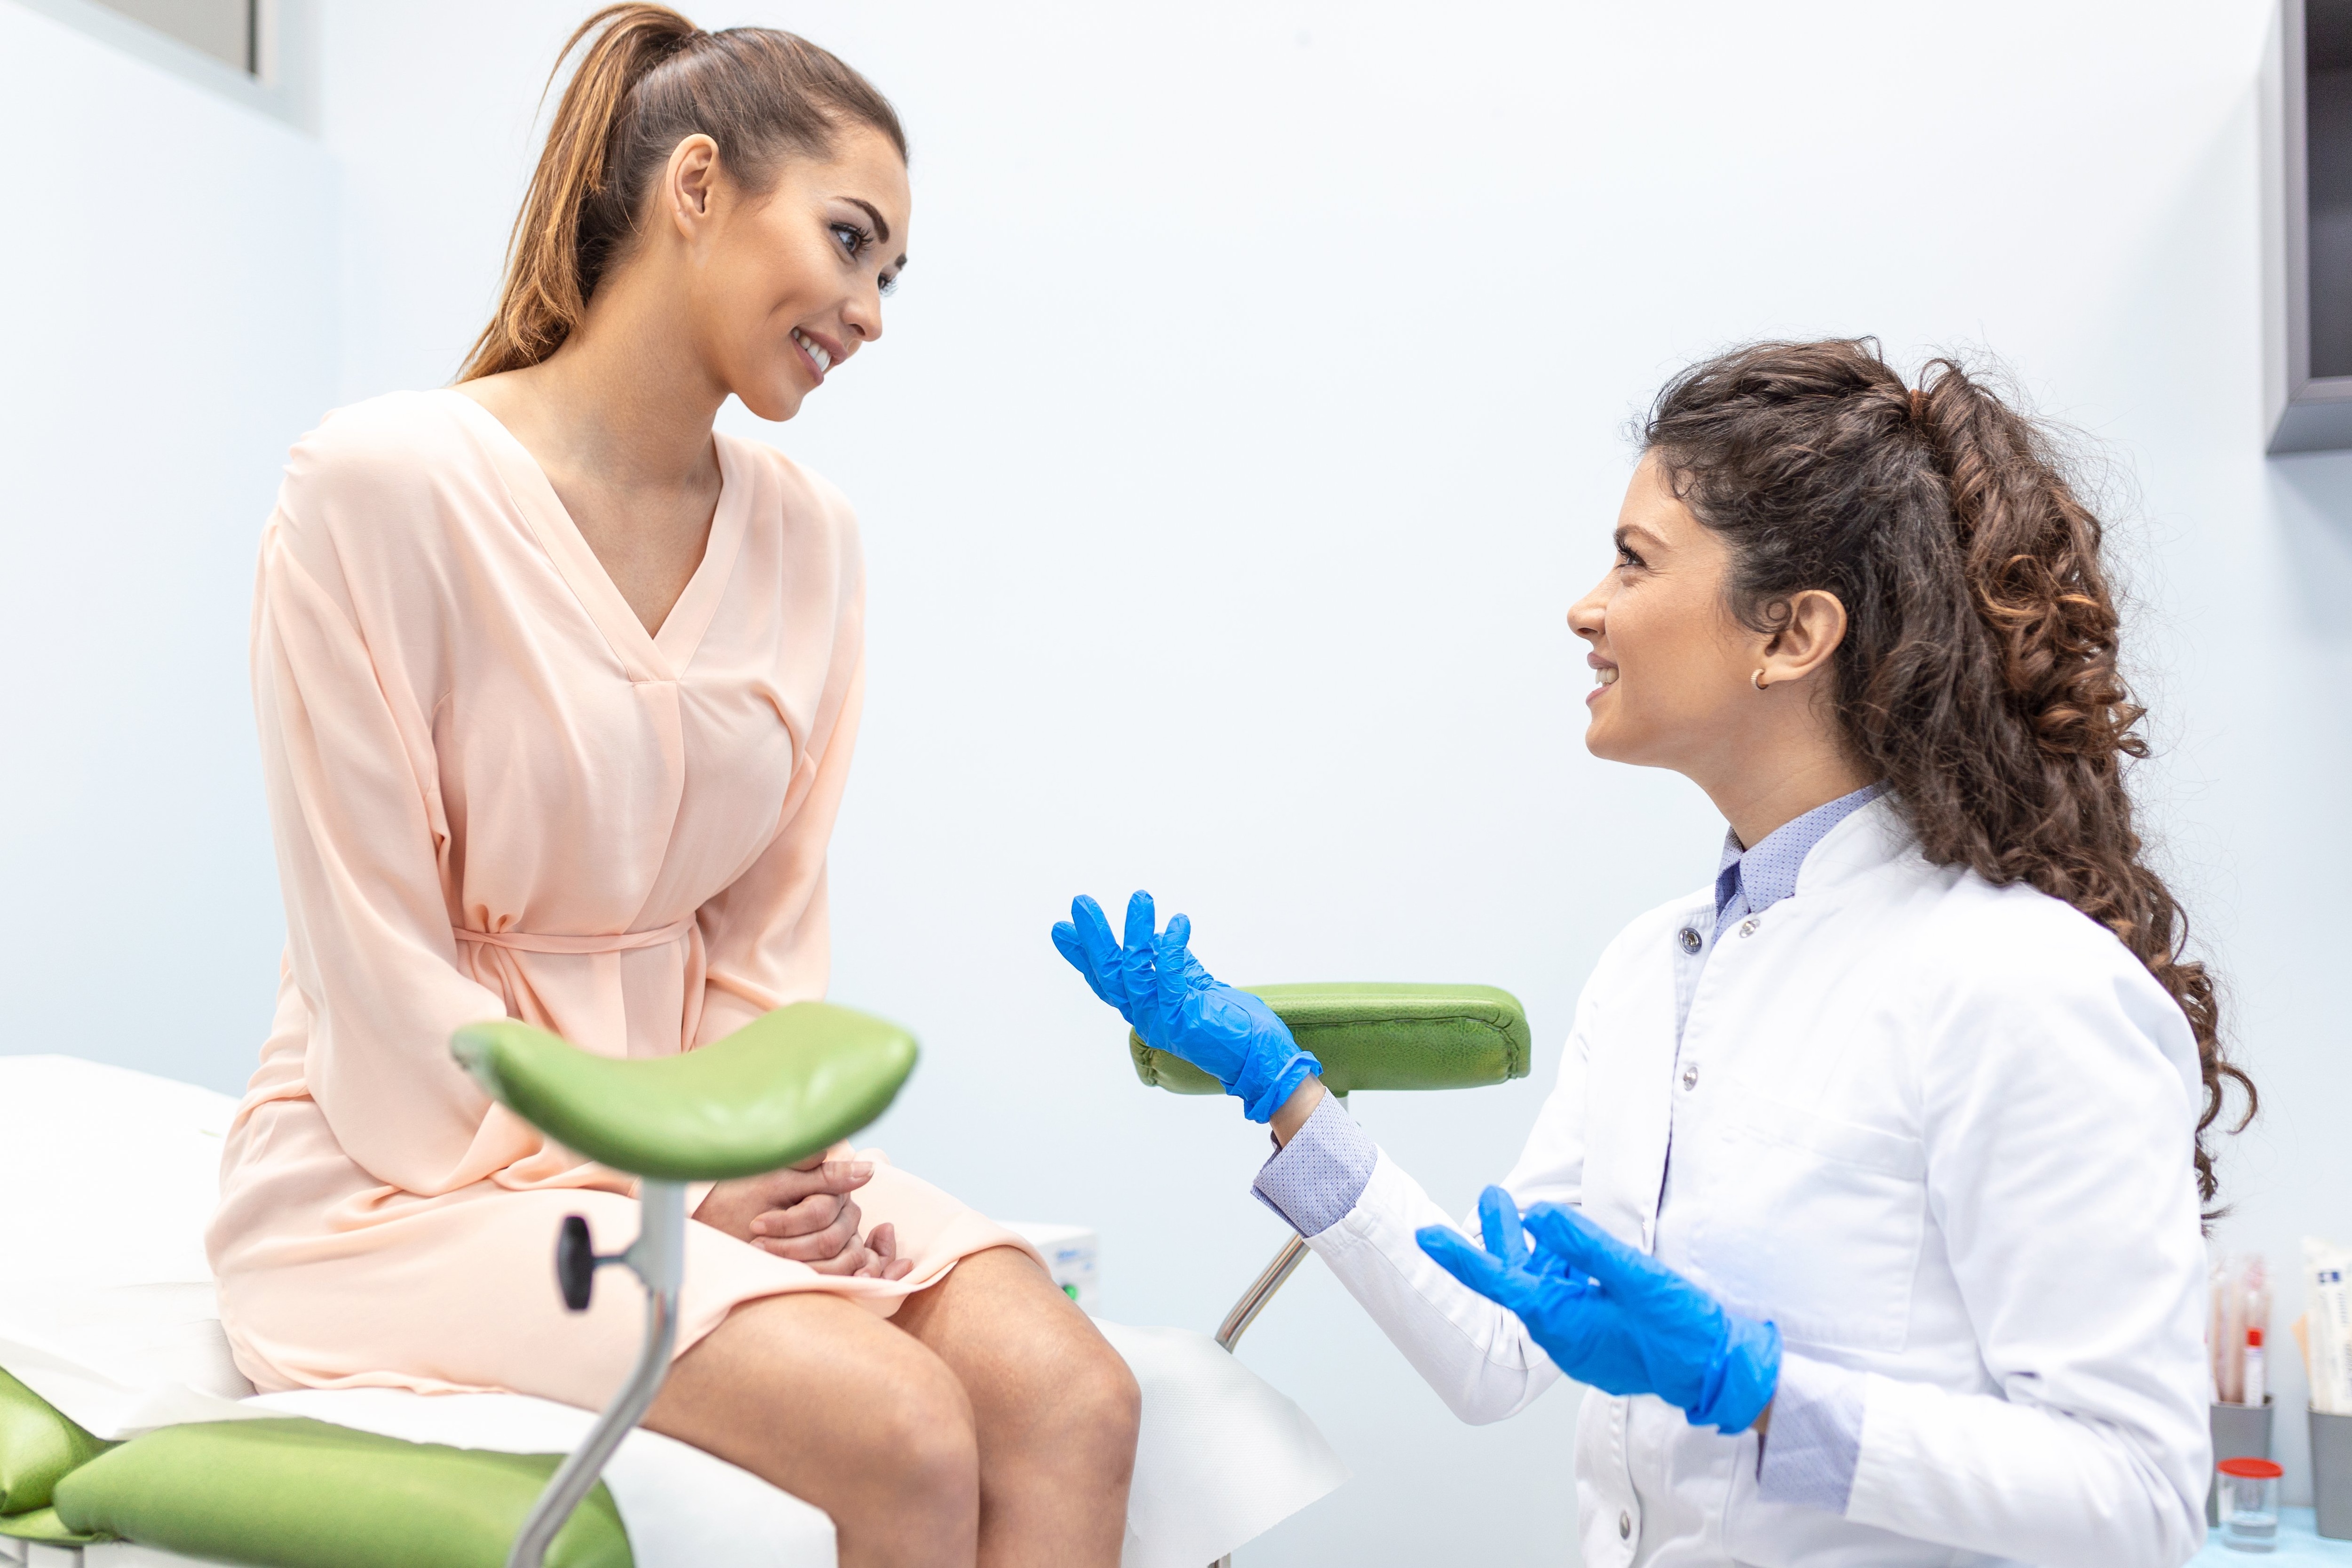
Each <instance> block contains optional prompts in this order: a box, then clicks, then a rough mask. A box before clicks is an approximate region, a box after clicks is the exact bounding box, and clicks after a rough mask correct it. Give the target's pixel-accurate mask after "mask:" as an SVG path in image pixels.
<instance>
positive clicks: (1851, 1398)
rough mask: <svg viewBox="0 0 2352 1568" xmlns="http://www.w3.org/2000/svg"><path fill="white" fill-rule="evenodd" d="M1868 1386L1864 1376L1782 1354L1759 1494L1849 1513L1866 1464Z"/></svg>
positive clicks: (1760, 1470) (1759, 1465) (1760, 1466)
mask: <svg viewBox="0 0 2352 1568" xmlns="http://www.w3.org/2000/svg"><path fill="white" fill-rule="evenodd" d="M1865 1387H1866V1384H1865V1383H1864V1378H1863V1374H1862V1373H1858V1372H1852V1371H1849V1370H1847V1369H1846V1368H1844V1367H1842V1366H1832V1365H1831V1364H1829V1363H1826V1362H1818V1361H1808V1360H1806V1359H1805V1358H1804V1357H1803V1356H1797V1355H1784V1356H1782V1357H1781V1358H1780V1384H1779V1386H1778V1387H1777V1388H1775V1389H1774V1390H1773V1394H1772V1426H1771V1429H1770V1430H1769V1431H1768V1432H1766V1433H1765V1434H1764V1436H1763V1452H1762V1454H1761V1455H1760V1456H1759V1458H1758V1461H1757V1465H1756V1495H1757V1496H1758V1497H1759V1498H1761V1499H1763V1500H1765V1501H1766V1502H1785V1503H1795V1504H1797V1505H1798V1506H1800V1507H1802V1508H1817V1509H1820V1510H1822V1512H1824V1513H1834V1514H1841V1515H1842V1514H1843V1513H1844V1512H1845V1505H1846V1500H1847V1499H1848V1498H1850V1497H1852V1496H1853V1472H1854V1468H1855V1467H1856V1466H1857V1465H1858V1464H1860V1463H1861V1460H1862V1415H1863V1407H1864V1391H1865Z"/></svg>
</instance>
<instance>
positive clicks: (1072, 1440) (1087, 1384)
mask: <svg viewBox="0 0 2352 1568" xmlns="http://www.w3.org/2000/svg"><path fill="white" fill-rule="evenodd" d="M1064 1370H1065V1372H1066V1378H1065V1380H1064V1384H1063V1386H1064V1388H1065V1390H1066V1392H1065V1394H1064V1396H1063V1398H1061V1399H1060V1400H1057V1401H1055V1404H1056V1406H1057V1409H1056V1412H1055V1414H1056V1415H1057V1416H1058V1418H1059V1424H1060V1425H1061V1426H1062V1428H1063V1431H1064V1432H1065V1433H1066V1436H1067V1439H1068V1442H1069V1446H1070V1447H1071V1449H1072V1450H1073V1451H1074V1452H1075V1453H1076V1455H1077V1456H1078V1457H1079V1458H1080V1460H1081V1462H1082V1463H1085V1464H1087V1466H1088V1468H1094V1469H1097V1470H1098V1471H1099V1472H1100V1473H1101V1474H1102V1475H1103V1477H1104V1478H1105V1479H1115V1480H1119V1481H1124V1480H1125V1479H1127V1477H1128V1476H1129V1474H1131V1473H1132V1472H1133V1470H1134V1468H1135V1435H1136V1430H1137V1428H1138V1427H1139V1426H1140V1425H1141V1423H1142V1419H1143V1390H1142V1389H1141V1388H1139V1387H1138V1386H1137V1384H1136V1381H1135V1373H1133V1372H1131V1371H1129V1368H1128V1364H1127V1362H1126V1360H1125V1359H1124V1358H1123V1357H1121V1356H1120V1355H1119V1353H1118V1352H1117V1351H1115V1350H1113V1349H1111V1348H1110V1346H1109V1345H1108V1344H1105V1343H1104V1342H1102V1341H1101V1340H1099V1339H1096V1340H1095V1341H1094V1342H1093V1343H1092V1344H1090V1345H1087V1347H1085V1349H1084V1351H1083V1352H1081V1353H1079V1354H1076V1355H1074V1356H1072V1357H1070V1358H1069V1360H1068V1362H1067V1363H1065V1368H1064Z"/></svg>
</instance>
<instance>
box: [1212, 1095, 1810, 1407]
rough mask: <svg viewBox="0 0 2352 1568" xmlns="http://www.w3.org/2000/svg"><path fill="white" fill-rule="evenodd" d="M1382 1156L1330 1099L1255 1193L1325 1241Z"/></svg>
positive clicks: (1303, 1231) (1261, 1173)
mask: <svg viewBox="0 0 2352 1568" xmlns="http://www.w3.org/2000/svg"><path fill="white" fill-rule="evenodd" d="M1380 1154H1381V1150H1380V1145H1379V1144H1377V1143H1375V1142H1372V1141H1371V1138H1370V1136H1369V1135H1368V1134H1367V1133H1366V1132H1365V1131H1364V1130H1363V1128H1362V1127H1360V1125H1358V1124H1357V1121H1356V1119H1355V1118H1354V1117H1352V1116H1349V1114H1348V1113H1347V1112H1346V1111H1345V1110H1341V1109H1340V1107H1339V1097H1338V1096H1337V1095H1329V1094H1327V1095H1325V1096H1324V1097H1323V1102H1322V1103H1321V1104H1320V1105H1318V1106H1317V1107H1316V1108H1315V1110H1314V1112H1313V1113H1312V1114H1311V1115H1309V1116H1308V1117H1307V1120H1306V1121H1303V1122H1301V1123H1299V1126H1298V1131H1296V1132H1294V1133H1292V1134H1291V1135H1290V1142H1287V1143H1286V1144H1284V1145H1283V1146H1282V1147H1281V1148H1279V1149H1276V1151H1275V1152H1274V1157H1273V1158H1272V1159H1270V1160H1268V1161H1267V1162H1266V1163H1265V1164H1264V1165H1263V1166H1261V1167H1260V1168H1259V1170H1258V1173H1257V1180H1256V1181H1255V1182H1253V1183H1251V1184H1250V1190H1251V1191H1252V1192H1253V1193H1255V1194H1257V1201H1258V1202H1260V1203H1262V1204H1264V1205H1265V1206H1266V1207H1268V1208H1270V1209H1272V1210H1273V1211H1274V1212H1275V1213H1276V1214H1278V1215H1281V1216H1282V1217H1283V1218H1284V1219H1285V1220H1286V1221H1287V1222H1289V1225H1290V1228H1291V1229H1293V1230H1295V1231H1297V1233H1298V1234H1299V1235H1301V1236H1320V1235H1321V1234H1322V1233H1323V1232H1325V1231H1327V1230H1328V1229H1330V1228H1331V1227H1332V1226H1335V1225H1337V1224H1339V1221H1340V1220H1342V1219H1343V1218H1345V1217H1346V1216H1347V1214H1348V1211H1349V1209H1352V1208H1354V1207H1355V1206H1356V1200H1357V1199H1359V1198H1360V1197H1362V1196H1363V1195H1364V1184H1366V1183H1367V1182H1370V1180H1371V1179H1372V1167H1373V1165H1374V1164H1376V1163H1379V1160H1380ZM1773 1419H1774V1420H1775V1421H1776V1422H1777V1421H1778V1420H1779V1417H1778V1416H1775V1417H1774V1418H1773Z"/></svg>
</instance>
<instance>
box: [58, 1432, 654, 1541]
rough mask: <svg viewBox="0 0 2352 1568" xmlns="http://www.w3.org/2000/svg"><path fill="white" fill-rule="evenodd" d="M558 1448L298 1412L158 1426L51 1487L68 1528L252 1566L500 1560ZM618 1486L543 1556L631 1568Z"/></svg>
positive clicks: (596, 1497) (603, 1493) (594, 1501)
mask: <svg viewBox="0 0 2352 1568" xmlns="http://www.w3.org/2000/svg"><path fill="white" fill-rule="evenodd" d="M560 1463H562V1457H561V1456H559V1455H554V1454H494V1453H489V1452H487V1451H485V1450H481V1449H476V1448H451V1447H443V1446H442V1445H440V1444H437V1443H405V1442H403V1441H401V1440H400V1439H399V1438H397V1437H383V1436H377V1435H376V1434H374V1433H373V1432H355V1431H352V1429H350V1428H349V1427H344V1426H329V1425H327V1424H326V1423H325V1422H322V1421H310V1420H306V1419H302V1418H300V1417H293V1416H289V1417H284V1418H272V1419H269V1420H261V1421H215V1422H207V1423H205V1424H203V1425H200V1426H166V1427H163V1428H162V1429H160V1430H158V1431H154V1432H150V1433H148V1434H147V1435H146V1436H143V1437H134V1438H132V1439H131V1441H130V1442H128V1443H125V1444H123V1445H122V1446H121V1447H118V1448H116V1449H114V1450H113V1451H111V1452H110V1453H108V1454H105V1455H102V1456H100V1458H96V1459H93V1460H91V1461H90V1462H89V1464H87V1465H84V1466H82V1467H81V1468H79V1469H78V1470H76V1471H74V1472H73V1474H71V1475H69V1476H68V1477H67V1478H66V1479H64V1480H62V1481H61V1482H59V1483H58V1503H57V1511H58V1518H59V1519H60V1520H62V1521H64V1523H65V1524H66V1525H67V1526H68V1528H69V1529H72V1530H76V1531H83V1532H85V1533H89V1534H103V1535H116V1536H121V1537H123V1538H125V1539H127V1540H131V1541H135V1542H142V1543H143V1544H145V1545H149V1546H154V1547H159V1548H161V1549H163V1550H164V1551H166V1552H180V1553H182V1554H184V1555H185V1556H189V1557H201V1558H205V1559H208V1560H211V1561H215V1562H221V1563H246V1564H249V1565H251V1568H503V1564H504V1563H506V1560H507V1552H508V1551H509V1549H510V1548H511V1547H512V1546H513V1544H514V1538H515V1535H516V1532H517V1531H520V1530H521V1529H522V1525H523V1521H524V1520H525V1519H526V1518H527V1517H528V1516H529V1515H530V1510H531V1505H532V1504H533V1503H535V1502H537V1501H538V1500H539V1494H540V1492H541V1490H542V1489H545V1487H546V1485H547V1482H548V1479H549V1478H550V1477H551V1476H553V1475H554V1474H555V1467H556V1466H557V1465H558V1464H560ZM634 1562H635V1559H634V1558H633V1557H632V1556H631V1554H630V1552H629V1536H628V1531H626V1530H625V1529H624V1528H623V1527H622V1524H621V1514H620V1510H618V1509H616V1508H615V1507H614V1505H613V1494H612V1493H611V1492H610V1491H608V1490H607V1489H605V1488H604V1484H603V1483H602V1482H599V1483H598V1484H597V1486H596V1489H595V1490H594V1491H593V1492H590V1493H589V1494H588V1497H587V1499H586V1500H584V1501H583V1502H582V1503H581V1505H580V1507H579V1509H578V1510H576V1511H575V1512H574V1513H573V1514H572V1518H571V1519H570V1520H569V1521H567V1522H566V1523H565V1524H564V1527H563V1529H562V1532H561V1533H560V1534H558V1535H557V1536H556V1538H555V1544H554V1546H553V1547H552V1548H551V1549H550V1551H549V1552H548V1554H547V1563H548V1568H632V1565H633V1563H634Z"/></svg>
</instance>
